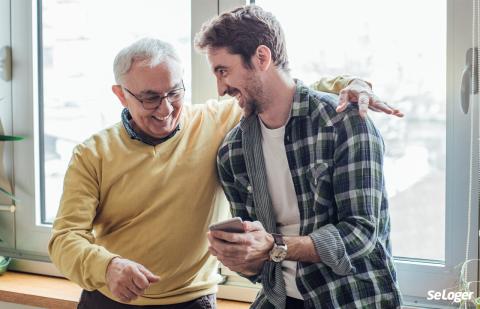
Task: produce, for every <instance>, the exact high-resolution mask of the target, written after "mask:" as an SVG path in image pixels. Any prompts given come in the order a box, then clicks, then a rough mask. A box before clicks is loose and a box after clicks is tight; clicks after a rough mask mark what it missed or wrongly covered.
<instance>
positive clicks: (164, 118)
mask: <svg viewBox="0 0 480 309" xmlns="http://www.w3.org/2000/svg"><path fill="white" fill-rule="evenodd" d="M169 117H170V115H168V116H167V117H163V118H160V117H157V116H153V118H155V119H157V120H160V121H165V120H167V119H168V118H169Z"/></svg>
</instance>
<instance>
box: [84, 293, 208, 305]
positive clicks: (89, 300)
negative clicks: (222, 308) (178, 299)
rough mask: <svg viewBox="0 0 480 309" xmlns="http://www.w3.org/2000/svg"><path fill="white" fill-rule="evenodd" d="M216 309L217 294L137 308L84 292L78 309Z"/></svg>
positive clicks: (101, 295) (100, 294) (98, 294)
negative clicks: (171, 303)
mask: <svg viewBox="0 0 480 309" xmlns="http://www.w3.org/2000/svg"><path fill="white" fill-rule="evenodd" d="M134 308H145V309H216V308H217V300H216V297H215V294H211V295H206V296H202V297H200V298H197V299H194V300H192V301H188V302H186V303H179V304H173V305H154V306H135V305H127V304H122V303H119V302H116V301H114V300H111V299H110V298H108V297H106V296H105V295H103V294H102V293H100V292H99V291H92V292H90V291H86V290H83V292H82V296H80V302H79V303H78V307H77V309H134Z"/></svg>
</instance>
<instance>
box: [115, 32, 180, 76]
mask: <svg viewBox="0 0 480 309" xmlns="http://www.w3.org/2000/svg"><path fill="white" fill-rule="evenodd" d="M167 59H171V60H175V61H176V62H178V64H181V61H180V57H179V56H178V54H177V52H176V51H175V49H174V48H173V46H172V45H171V44H169V43H167V42H164V41H161V40H158V39H153V38H142V39H140V40H138V41H136V42H134V43H133V44H131V45H129V46H127V47H125V48H123V49H122V50H121V51H120V52H119V53H118V54H117V56H116V57H115V60H114V62H113V74H114V75H115V82H116V83H117V84H121V83H122V82H123V77H124V76H125V74H127V73H128V71H130V68H131V67H132V64H133V63H134V62H136V61H145V62H146V64H147V65H149V66H150V67H154V66H156V65H158V64H160V63H162V62H164V61H166V60H167Z"/></svg>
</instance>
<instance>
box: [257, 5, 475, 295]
mask: <svg viewBox="0 0 480 309" xmlns="http://www.w3.org/2000/svg"><path fill="white" fill-rule="evenodd" d="M255 4H257V5H259V6H262V7H263V8H264V9H266V10H268V11H271V12H272V13H273V14H274V15H275V16H276V17H277V18H278V20H279V22H280V23H281V24H282V26H283V29H284V32H285V36H286V40H287V49H288V52H289V60H290V62H291V68H292V75H293V76H294V77H297V78H300V79H302V80H304V81H305V82H307V83H312V82H314V81H315V80H317V79H318V77H319V76H322V74H323V75H324V74H330V75H337V74H343V73H351V74H354V75H357V76H361V77H363V78H366V79H367V80H370V81H372V82H373V88H374V90H375V93H376V94H378V95H379V96H380V97H381V98H382V99H385V100H386V101H387V102H390V103H392V104H393V105H395V106H397V107H399V108H401V109H402V111H404V112H405V113H406V117H405V118H404V119H402V120H399V119H395V118H392V117H385V115H375V114H373V115H372V117H373V118H374V121H375V123H376V124H377V126H378V128H379V129H380V131H381V133H382V135H383V138H384V140H385V144H386V150H387V152H386V154H385V164H384V170H385V177H386V187H387V192H388V194H389V202H390V214H391V220H392V231H391V240H392V246H393V254H394V256H395V257H396V260H397V270H398V272H399V277H400V280H399V283H400V287H401V290H402V292H403V293H404V294H405V296H406V298H407V299H408V300H411V301H413V298H414V297H418V298H423V299H425V297H426V296H427V294H426V290H425V288H427V290H429V289H432V290H435V289H436V287H438V286H441V288H437V289H436V290H439V291H441V290H442V289H444V288H451V287H452V286H454V284H452V282H454V280H455V276H456V277H457V278H458V276H459V271H458V270H455V269H454V268H453V267H454V266H455V265H457V264H458V263H461V262H462V260H463V259H464V258H465V256H464V255H465V249H464V248H465V246H466V243H465V236H466V233H467V229H466V220H467V217H466V209H467V205H468V200H467V199H466V197H468V189H464V190H457V189H458V188H455V185H454V183H455V181H467V180H468V172H469V171H470V166H469V163H470V162H469V160H468V156H469V153H470V150H469V149H468V145H462V146H460V147H458V146H459V145H458V143H457V142H456V140H455V137H456V136H459V135H461V134H463V133H464V130H465V129H466V128H467V129H468V128H470V126H471V125H473V124H472V123H470V122H469V121H470V118H469V116H465V115H463V114H461V113H460V112H461V109H460V105H459V103H458V102H457V100H455V99H453V97H452V94H453V91H454V90H453V87H454V83H453V80H452V79H451V75H452V74H454V70H453V68H452V66H454V65H455V64H454V62H455V61H458V60H457V59H454V55H453V53H452V50H453V49H455V50H457V48H458V50H459V53H461V55H462V56H461V57H463V58H464V57H465V52H466V50H467V47H466V46H468V45H466V46H454V44H455V42H454V41H453V35H452V36H447V33H452V32H454V33H455V34H454V35H457V36H462V37H466V38H469V39H470V40H471V35H470V36H467V32H466V31H465V29H466V28H455V27H456V25H454V24H453V23H452V24H450V28H448V29H447V17H448V18H449V20H452V19H451V18H452V17H453V11H450V9H452V6H453V1H450V2H448V3H447V0H444V1H437V0H430V1H420V2H418V1H413V0H409V1H382V0H374V1H368V3H367V2H365V1H354V0H342V1H326V0H325V1H318V0H304V1H301V2H297V3H295V6H293V5H292V2H288V1H285V2H282V1H274V0H256V1H255ZM447 4H448V5H447ZM295 8H298V9H295ZM372 8H374V9H372ZM447 8H448V10H449V12H448V14H449V15H448V14H447ZM456 9H457V10H458V11H457V12H462V14H467V11H465V9H464V8H463V7H462V8H456ZM426 16H428V22H426V20H425V19H426ZM465 26H466V25H465ZM465 26H464V27H465ZM468 28H471V27H470V26H468ZM447 46H448V47H447ZM461 60H462V61H463V59H461ZM449 65H450V68H449V70H447V67H448V66H449ZM462 65H463V63H462ZM447 81H448V82H447ZM447 89H448V91H447ZM457 89H458V88H457ZM455 95H456V96H459V92H458V90H457V91H456V92H455ZM477 116H478V114H477V115H476V117H477ZM457 117H458V118H460V119H463V121H462V122H463V123H462V124H458V123H455V122H454V121H455V120H454V119H458V118H457ZM464 126H465V127H464ZM467 134H469V129H468V133H467ZM467 136H468V138H469V137H470V136H469V135H467ZM468 138H466V139H464V141H467V140H468ZM456 145H457V146H456ZM447 148H448V150H447ZM474 149H477V148H474ZM475 153H476V154H477V155H478V153H477V152H475ZM459 157H461V158H464V161H463V163H462V164H459V163H458V161H457V160H458V158H459ZM453 165H455V167H456V168H457V170H455V171H454V170H453V169H452V166H453ZM462 177H465V178H462ZM467 187H468V185H467ZM446 218H448V220H446ZM457 224H459V225H457ZM447 231H449V232H450V233H449V234H448V237H446V232H447ZM457 250H460V251H457ZM471 252H472V251H471ZM475 256H476V254H475ZM428 271H430V274H432V273H435V274H437V275H439V276H440V273H442V272H450V274H449V275H444V276H440V277H436V279H433V276H432V277H430V276H429V275H426V273H425V272H428ZM472 271H473V270H472ZM427 278H428V279H427ZM439 278H441V280H440V281H438V279H439ZM417 283H418V284H417ZM422 286H423V288H421V287H422Z"/></svg>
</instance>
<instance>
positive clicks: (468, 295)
mask: <svg viewBox="0 0 480 309" xmlns="http://www.w3.org/2000/svg"><path fill="white" fill-rule="evenodd" d="M427 295H428V296H427V299H428V300H433V299H434V300H449V301H452V302H454V303H459V302H461V301H462V300H471V299H472V298H473V292H447V291H446V290H442V291H441V292H437V291H433V290H430V291H428V292H427Z"/></svg>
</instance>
